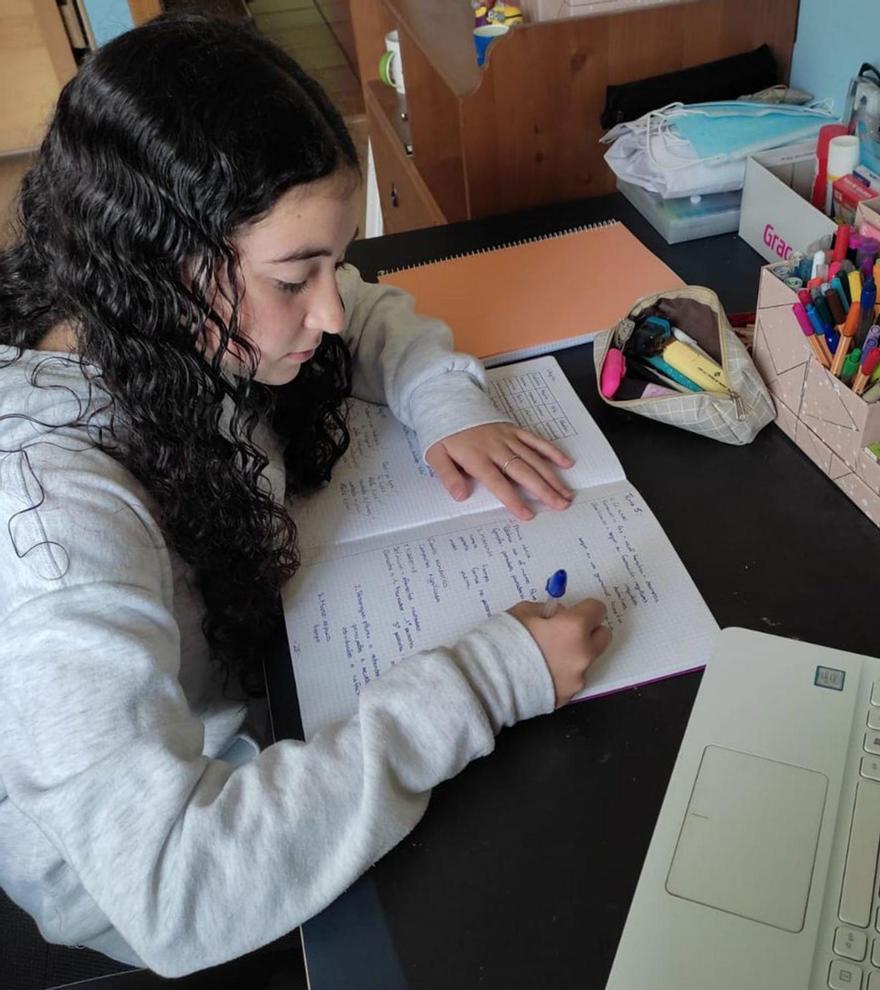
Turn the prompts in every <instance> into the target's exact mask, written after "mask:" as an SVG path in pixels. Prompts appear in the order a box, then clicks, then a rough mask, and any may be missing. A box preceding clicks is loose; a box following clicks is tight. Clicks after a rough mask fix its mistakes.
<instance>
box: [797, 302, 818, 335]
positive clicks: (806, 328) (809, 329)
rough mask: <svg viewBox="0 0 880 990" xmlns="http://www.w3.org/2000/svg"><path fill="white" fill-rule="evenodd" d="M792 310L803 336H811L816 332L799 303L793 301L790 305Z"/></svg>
mask: <svg viewBox="0 0 880 990" xmlns="http://www.w3.org/2000/svg"><path fill="white" fill-rule="evenodd" d="M791 310H792V312H793V313H794V315H795V319H796V320H797V321H798V324H799V325H800V328H801V330H803V332H804V336H805V337H812V336H813V334H814V333H815V332H816V331H815V328H814V326H813V324H812V323H810V318H809V316H807V311H806V310H805V309H804V307H803V306H802V305H801V304H800V303H794V305H793V306H792V307H791Z"/></svg>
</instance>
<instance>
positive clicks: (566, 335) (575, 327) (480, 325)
mask: <svg viewBox="0 0 880 990" xmlns="http://www.w3.org/2000/svg"><path fill="white" fill-rule="evenodd" d="M379 281H380V282H383V283H386V284H389V285H396V286H397V287H398V288H401V289H403V290H404V291H406V292H408V293H410V295H412V296H414V298H415V306H416V311H417V312H418V313H421V314H422V315H424V316H435V317H438V318H439V319H441V320H443V321H444V322H446V323H448V324H449V326H450V327H451V328H452V332H453V335H454V337H455V346H456V348H457V349H458V350H461V351H466V352H467V353H469V354H475V355H476V356H477V357H480V358H489V359H491V358H493V357H498V356H507V357H510V356H514V355H515V356H517V357H526V356H528V355H534V354H539V353H541V352H544V351H550V350H555V349H558V348H561V347H568V346H572V345H574V344H577V343H580V342H582V341H583V340H586V339H589V338H590V337H591V336H592V335H593V334H594V333H597V332H598V331H601V330H608V329H610V328H611V327H613V326H614V325H615V324H616V323H617V322H618V320H620V319H621V318H622V317H624V316H626V314H627V313H628V312H629V311H630V309H631V308H632V305H633V303H634V302H635V301H636V300H637V299H639V298H640V297H642V296H647V295H651V294H652V293H654V292H663V291H665V290H667V289H676V288H680V287H681V286H683V285H684V283H683V282H682V280H681V279H680V278H679V277H678V276H677V275H676V274H675V272H673V271H672V269H671V268H669V267H667V265H665V264H664V263H663V262H662V261H661V260H660V259H659V258H657V257H656V256H655V255H653V254H651V252H650V251H649V250H648V249H647V248H646V247H645V246H644V245H643V244H642V243H641V241H639V240H638V238H636V237H635V236H634V235H633V234H631V233H630V232H629V231H628V230H627V229H626V227H624V226H623V224H622V223H619V222H617V221H610V222H608V223H603V224H596V225H593V226H590V227H581V228H578V229H576V230H571V231H566V232H563V233H561V234H555V235H554V234H551V235H549V236H547V237H540V238H536V239H534V240H529V241H524V242H519V243H516V244H511V245H507V246H502V247H499V248H495V249H492V250H489V251H482V252H475V253H473V254H465V255H461V256H457V257H453V258H448V259H445V260H443V261H437V262H432V263H429V264H426V265H418V266H416V267H414V268H405V269H400V270H398V271H394V272H389V273H383V274H382V275H381V276H380V278H379Z"/></svg>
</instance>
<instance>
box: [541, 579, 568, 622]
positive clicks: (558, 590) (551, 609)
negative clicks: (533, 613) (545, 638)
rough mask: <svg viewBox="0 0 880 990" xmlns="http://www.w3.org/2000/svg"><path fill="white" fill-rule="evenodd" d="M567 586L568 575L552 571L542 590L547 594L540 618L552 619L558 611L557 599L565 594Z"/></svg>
mask: <svg viewBox="0 0 880 990" xmlns="http://www.w3.org/2000/svg"><path fill="white" fill-rule="evenodd" d="M567 584H568V574H567V573H566V572H565V571H564V570H558V571H554V572H553V573H552V574H551V575H550V577H548V578H547V583H546V584H545V585H544V590H545V591H546V592H547V601H546V602H544V611H543V612H542V613H541V617H542V618H544V619H552V618H553V616H554V615H556V613H557V611H558V610H559V599H560V598H562V596H563V595H564V594H565V586H566V585H567Z"/></svg>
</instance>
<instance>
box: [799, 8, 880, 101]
mask: <svg viewBox="0 0 880 990" xmlns="http://www.w3.org/2000/svg"><path fill="white" fill-rule="evenodd" d="M877 8H878V3H877V0H848V2H847V4H846V8H845V9H846V16H843V9H842V5H841V9H838V5H837V4H836V3H830V2H829V0H801V10H800V16H799V18H798V32H797V41H796V42H795V46H794V58H793V60H792V65H791V82H792V85H794V86H798V87H800V88H801V89H805V90H807V92H810V93H813V94H814V95H815V96H816V98H817V99H822V98H824V97H826V96H830V97H832V98H833V100H834V109H835V111H836V112H837V113H838V114H841V113H843V109H844V103H845V101H846V94H847V91H848V89H849V81H850V79H852V77H853V76H854V75H855V74H856V72H858V69H859V66H860V65H861V64H862V62H871V63H872V64H873V65H876V66H877V67H878V68H880V30H878V27H877V13H878V9H877ZM832 11H834V14H833V15H832V13H831V12H832Z"/></svg>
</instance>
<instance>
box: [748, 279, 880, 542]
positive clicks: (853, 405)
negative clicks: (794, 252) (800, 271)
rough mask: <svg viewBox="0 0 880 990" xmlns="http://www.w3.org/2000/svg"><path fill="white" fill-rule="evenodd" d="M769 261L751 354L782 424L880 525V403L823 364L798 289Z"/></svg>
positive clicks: (788, 433)
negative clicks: (802, 315)
mask: <svg viewBox="0 0 880 990" xmlns="http://www.w3.org/2000/svg"><path fill="white" fill-rule="evenodd" d="M771 267H772V266H767V267H765V268H764V269H763V270H762V272H761V283H760V289H759V291H758V312H757V315H756V317H755V344H754V351H753V354H752V357H753V358H754V361H755V364H756V365H757V366H758V370H759V371H760V372H761V376H762V377H763V379H764V381H765V382H766V384H767V388H768V389H769V390H770V393H771V394H772V396H773V400H774V403H775V405H776V425H777V426H778V427H779V428H780V429H781V430H782V431H783V432H784V433H786V434H787V435H788V436H789V437H790V438H791V439H792V440H793V441H794V442H795V443H796V444H797V445H798V446H799V447H800V448H801V450H803V451H804V453H805V454H806V455H807V456H808V457H809V458H810V459H811V460H812V461H813V462H814V463H815V464H816V465H817V466H818V467H819V468H820V469H821V470H822V471H823V472H824V473H825V474H826V475H828V477H829V478H830V479H831V480H832V481H833V482H834V484H835V485H837V487H838V488H840V490H841V491H843V492H844V493H845V494H846V495H848V496H849V498H851V499H852V501H853V502H855V504H856V505H857V506H858V507H859V508H860V509H861V510H862V512H864V513H865V515H866V516H868V518H869V519H871V521H872V522H873V523H874V524H875V525H876V526H880V463H878V462H877V461H876V460H875V459H874V458H873V457H872V456H871V454H870V453H868V451H866V450H865V448H866V447H867V445H868V444H869V443H875V442H877V441H880V402H874V403H868V402H865V400H864V399H863V398H862V397H861V396H859V395H856V393H855V392H853V390H852V389H851V388H849V387H848V386H846V385H844V384H843V382H841V381H840V380H839V379H837V378H835V377H834V376H833V375H832V374H831V373H830V371H828V370H827V369H826V368H823V367H822V365H821V364H820V362H819V361H818V360H817V358H816V356H815V354H814V353H813V351H812V350H811V349H810V344H809V341H808V339H807V338H806V337H805V336H804V334H803V332H802V331H801V329H800V327H799V326H798V324H797V320H796V319H795V315H794V313H793V312H792V305H793V304H794V303H796V302H797V301H798V297H797V294H796V293H795V292H793V291H792V290H791V289H790V288H789V287H788V286H787V285H785V283H784V282H782V281H780V279H778V278H777V277H776V276H775V275H774V274H773V272H772V271H771V270H770V269H771Z"/></svg>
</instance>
